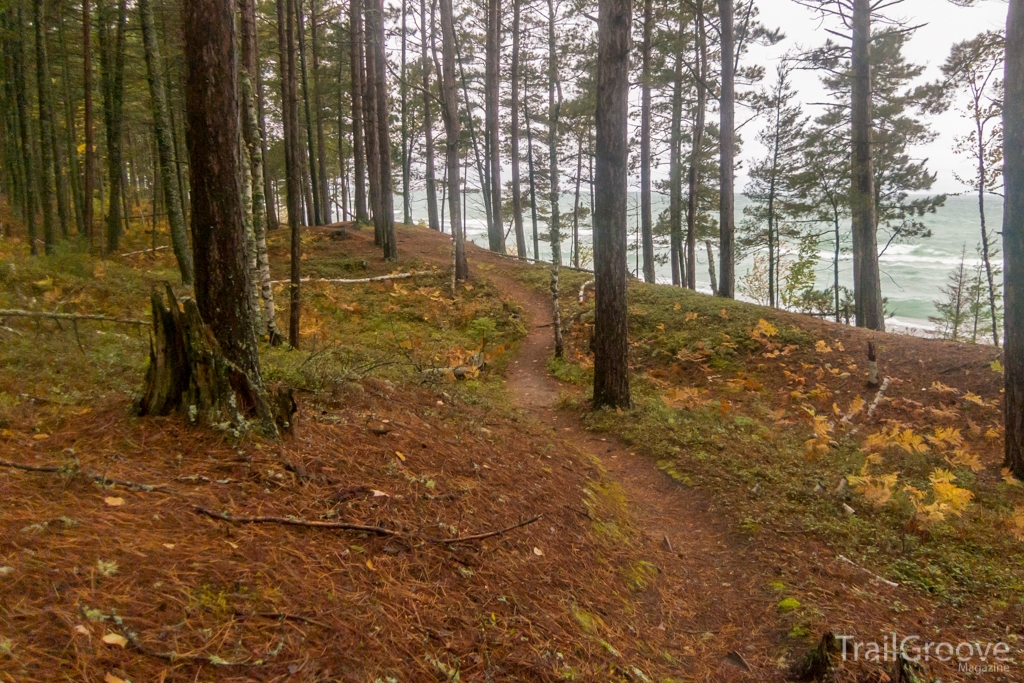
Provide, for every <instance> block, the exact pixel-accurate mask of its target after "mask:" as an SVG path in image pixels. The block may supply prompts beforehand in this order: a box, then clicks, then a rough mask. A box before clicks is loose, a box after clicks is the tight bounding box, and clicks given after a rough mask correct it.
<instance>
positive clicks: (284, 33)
mask: <svg viewBox="0 0 1024 683" xmlns="http://www.w3.org/2000/svg"><path fill="white" fill-rule="evenodd" d="M211 1H212V0H211ZM293 2H294V0H277V37H278V46H279V48H280V53H281V55H280V66H281V102H282V106H281V110H282V118H283V123H284V150H285V175H286V180H285V191H286V193H287V199H286V203H287V210H288V227H289V229H290V232H291V240H290V252H291V266H290V275H291V278H290V282H289V297H288V298H289V311H288V343H289V344H290V345H291V346H292V348H296V349H297V348H299V322H300V320H301V315H302V297H301V290H300V268H299V260H300V257H301V240H300V225H301V222H302V218H301V216H302V189H301V184H302V180H301V177H300V173H301V167H300V166H299V156H300V152H299V131H298V119H299V94H298V83H297V80H296V76H295V71H296V64H295V61H296V57H295V12H294V8H293Z"/></svg>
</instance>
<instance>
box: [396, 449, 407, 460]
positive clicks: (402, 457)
mask: <svg viewBox="0 0 1024 683" xmlns="http://www.w3.org/2000/svg"><path fill="white" fill-rule="evenodd" d="M395 455H397V456H398V459H399V460H401V461H402V462H405V454H404V453H402V451H395Z"/></svg>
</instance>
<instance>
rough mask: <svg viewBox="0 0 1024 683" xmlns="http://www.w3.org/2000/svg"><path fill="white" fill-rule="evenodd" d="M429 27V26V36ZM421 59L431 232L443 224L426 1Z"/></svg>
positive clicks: (431, 35) (422, 0) (423, 3)
mask: <svg viewBox="0 0 1024 683" xmlns="http://www.w3.org/2000/svg"><path fill="white" fill-rule="evenodd" d="M427 26H429V27H430V28H429V34H428V29H427ZM420 30H421V32H422V34H421V35H420V59H421V60H422V62H423V64H422V71H423V137H424V143H425V146H426V149H425V151H424V154H425V156H426V159H425V162H426V167H427V169H426V171H427V172H426V175H427V177H426V182H427V220H428V223H429V225H430V229H431V230H436V231H438V232H440V231H441V224H440V222H438V218H437V179H436V177H435V173H436V171H435V169H434V114H433V111H434V110H433V94H432V93H431V91H430V66H431V60H430V58H429V57H428V55H427V40H428V35H429V39H430V40H431V41H432V40H433V38H434V12H433V9H431V12H430V16H429V18H428V16H427V3H426V0H420Z"/></svg>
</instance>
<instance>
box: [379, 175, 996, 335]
mask: <svg viewBox="0 0 1024 683" xmlns="http://www.w3.org/2000/svg"><path fill="white" fill-rule="evenodd" d="M396 200H398V201H396V204H398V206H396V213H398V214H400V213H401V206H400V199H399V198H398V197H396ZM572 201H573V198H572V197H571V196H568V195H566V196H565V197H563V199H562V207H561V208H562V231H563V235H564V238H565V239H564V242H563V246H562V254H563V259H565V258H567V255H568V254H569V247H570V241H571V237H570V233H571V228H572V221H571V219H572ZM589 202H590V198H589V196H587V195H585V194H584V195H583V196H581V198H580V204H581V205H583V206H589ZM736 203H737V206H736V222H737V224H739V223H740V221H741V220H742V219H743V208H744V206H746V204H747V201H746V198H745V197H742V196H739V197H737V202H736ZM638 206H639V194H638V193H630V200H629V207H630V208H629V227H630V236H629V240H630V249H631V251H630V257H629V267H630V269H631V270H634V271H635V270H636V267H637V263H636V253H635V251H633V249H634V248H635V247H634V245H635V243H636V239H637V238H636V234H635V233H637V232H638V231H639V227H638V223H639V218H638V214H639V209H638ZM667 207H668V199H667V197H664V196H662V195H655V197H654V201H653V206H652V209H653V214H654V217H655V220H656V221H657V216H658V214H659V213H660V212H661V211H663V210H664V209H666V208H667ZM412 208H413V218H414V220H417V221H419V220H425V218H426V205H425V198H424V196H423V193H422V192H418V193H414V196H413V207H412ZM986 214H987V219H988V225H989V231H990V234H996V235H997V234H998V231H999V230H1001V226H1002V216H1003V212H1002V200H1001V199H1000V198H998V197H991V198H989V199H988V200H987V201H986ZM923 221H924V223H925V224H926V225H927V226H928V227H929V228H930V229H931V230H932V233H933V235H932V237H930V238H926V239H922V240H918V241H916V242H915V243H913V244H894V245H891V246H890V247H889V248H888V249H886V250H885V252H884V253H883V254H882V255H881V257H880V259H879V261H880V264H879V265H880V267H881V271H882V295H883V296H885V297H886V298H887V299H888V305H887V311H888V312H889V313H891V314H892V316H893V317H892V319H891V320H890V326H891V327H893V328H900V327H902V328H907V329H915V328H916V329H931V328H932V327H933V325H932V324H931V323H929V322H928V317H929V316H931V315H935V313H936V311H935V304H934V301H935V300H936V299H939V298H941V297H942V293H941V291H940V289H941V288H942V287H943V286H944V285H945V284H946V283H947V278H948V276H949V273H950V271H951V270H953V269H954V268H956V267H958V266H959V264H960V258H961V253H962V250H963V248H964V246H965V245H966V248H967V259H966V263H967V265H969V266H973V265H975V264H977V263H979V262H980V260H979V259H978V257H977V253H976V246H977V245H978V244H980V242H981V228H980V222H979V218H978V202H977V198H976V197H975V196H972V195H965V196H951V197H949V198H948V199H947V200H946V205H945V206H944V207H942V208H940V209H939V211H938V213H936V214H935V215H931V216H926V217H925V218H924V219H923ZM525 222H526V231H527V244H528V246H529V248H530V250H531V251H532V244H533V241H532V226H531V223H530V216H529V211H528V210H527V212H526V216H525ZM466 224H467V225H466V230H467V232H466V234H467V236H468V238H469V239H470V240H472V241H473V242H475V243H477V244H481V245H484V246H486V244H487V225H486V220H485V213H484V209H483V203H482V198H481V195H480V194H479V193H470V194H469V195H468V201H467V207H466ZM538 227H539V232H540V258H541V259H550V248H549V247H548V244H547V242H546V239H545V237H546V235H547V224H546V223H545V222H543V221H540V223H539V226H538ZM828 229H829V226H827V225H823V226H822V228H821V229H820V230H818V231H819V232H824V231H826V230H828ZM843 231H844V233H848V232H849V226H848V225H845V226H844V227H843ZM848 238H849V236H848V235H844V240H848ZM590 240H591V230H590V222H589V217H588V218H586V219H584V220H583V221H581V225H580V242H581V244H582V245H583V250H582V253H584V254H586V253H587V247H589V245H590ZM508 244H509V246H510V247H511V248H512V249H514V248H515V238H514V237H512V236H511V235H510V236H509V240H508ZM880 246H882V245H880ZM843 247H844V248H848V247H849V244H848V242H847V243H845V244H844V245H843ZM795 248H796V245H793V249H794V250H795ZM819 248H820V253H819V261H818V268H817V277H818V280H817V283H816V286H817V288H818V289H825V288H828V287H829V286H830V284H831V282H832V258H833V253H834V249H835V247H834V243H833V241H832V239H830V238H828V237H826V238H823V239H822V241H821V243H820V244H819ZM658 251H659V252H660V253H662V254H665V255H667V253H668V245H667V243H666V244H662V245H659V246H658ZM697 252H698V253H697V287H698V289H703V290H705V291H709V290H710V277H709V275H708V268H707V253H706V251H705V250H704V249H703V248H698V250H697ZM529 256H531V257H532V256H534V254H532V253H530V254H529ZM716 258H717V255H716ZM752 264H753V258H752V256H748V257H746V258H744V259H743V260H742V261H741V262H740V263H739V264H738V265H737V275H738V276H742V275H744V274H745V273H747V272H748V271H749V269H750V267H751V265H752ZM657 275H658V281H659V282H671V281H672V275H671V270H670V267H669V265H668V264H667V263H665V264H662V265H659V266H658V269H657ZM839 277H840V282H841V284H843V285H845V286H847V287H850V288H852V287H853V274H852V263H851V258H850V255H849V254H844V255H843V256H842V258H841V259H840V263H839Z"/></svg>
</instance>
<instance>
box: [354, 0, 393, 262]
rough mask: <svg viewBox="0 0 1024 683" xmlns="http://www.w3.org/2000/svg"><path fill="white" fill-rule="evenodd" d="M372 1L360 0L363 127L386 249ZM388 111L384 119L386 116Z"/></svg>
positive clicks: (376, 234) (376, 236)
mask: <svg viewBox="0 0 1024 683" xmlns="http://www.w3.org/2000/svg"><path fill="white" fill-rule="evenodd" d="M372 2H373V0H361V7H362V12H361V19H360V21H364V20H365V22H366V23H365V26H366V30H365V31H360V33H362V35H363V44H364V50H363V59H364V60H365V64H364V68H363V115H364V117H363V124H364V126H363V127H364V129H365V130H366V173H367V176H368V179H369V186H370V211H371V212H372V213H373V243H374V244H375V245H377V246H378V247H382V246H384V236H383V235H382V234H381V230H380V225H381V224H380V222H379V221H380V218H379V217H380V214H381V213H382V211H383V209H382V208H381V187H380V177H381V176H380V160H381V153H380V149H379V140H378V139H377V134H378V132H379V127H378V126H377V87H376V85H377V83H376V79H375V74H376V67H375V66H374V61H375V59H376V54H375V52H374V49H373V36H372V35H371V33H370V22H369V18H368V16H369V13H370V12H371V11H372V8H371V7H370V5H369V4H368V3H372ZM386 115H387V114H386V112H385V116H386Z"/></svg>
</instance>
